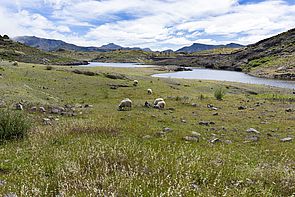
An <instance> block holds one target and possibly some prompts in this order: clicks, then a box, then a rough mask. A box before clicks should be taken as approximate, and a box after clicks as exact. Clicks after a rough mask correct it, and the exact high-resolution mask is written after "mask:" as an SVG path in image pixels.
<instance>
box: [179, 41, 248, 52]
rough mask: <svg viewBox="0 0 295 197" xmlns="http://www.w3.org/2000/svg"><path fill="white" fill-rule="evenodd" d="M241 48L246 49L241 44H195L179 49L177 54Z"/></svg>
mask: <svg viewBox="0 0 295 197" xmlns="http://www.w3.org/2000/svg"><path fill="white" fill-rule="evenodd" d="M241 47H244V46H243V45H240V44H236V43H230V44H226V45H208V44H201V43H194V44H193V45H191V46H187V47H183V48H181V49H178V50H177V51H176V52H185V53H194V52H198V51H204V50H211V49H218V48H241Z"/></svg>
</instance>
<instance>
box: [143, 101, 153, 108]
mask: <svg viewBox="0 0 295 197" xmlns="http://www.w3.org/2000/svg"><path fill="white" fill-rule="evenodd" d="M144 106H145V107H147V108H150V107H151V106H152V105H151V104H150V103H149V102H148V101H146V102H145V103H144Z"/></svg>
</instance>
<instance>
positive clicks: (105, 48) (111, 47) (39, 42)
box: [13, 36, 244, 53]
mask: <svg viewBox="0 0 295 197" xmlns="http://www.w3.org/2000/svg"><path fill="white" fill-rule="evenodd" d="M13 40H15V41H17V42H20V43H23V44H25V45H28V46H31V47H35V48H38V49H41V50H43V51H56V50H59V49H65V50H72V51H84V52H90V51H96V52H109V51H115V50H141V51H149V52H150V51H152V50H151V49H149V48H143V49H142V48H140V47H122V46H120V45H117V44H114V43H109V44H106V45H102V46H101V47H83V46H77V45H74V44H70V43H66V42H64V41H61V40H53V39H45V38H39V37H35V36H19V37H15V38H13ZM240 47H244V46H243V45H240V44H236V43H230V44H227V45H207V44H200V43H194V44H193V45H191V46H186V47H183V48H181V49H179V50H177V51H176V52H185V53H193V52H197V51H203V50H209V49H216V48H240ZM166 51H169V52H174V51H173V50H171V49H169V50H166Z"/></svg>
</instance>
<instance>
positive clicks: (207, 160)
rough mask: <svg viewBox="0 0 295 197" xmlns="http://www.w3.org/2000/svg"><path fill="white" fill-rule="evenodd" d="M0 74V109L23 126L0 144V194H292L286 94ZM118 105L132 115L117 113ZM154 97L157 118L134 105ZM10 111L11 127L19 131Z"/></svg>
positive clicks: (53, 73) (42, 73)
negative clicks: (18, 107)
mask: <svg viewBox="0 0 295 197" xmlns="http://www.w3.org/2000/svg"><path fill="white" fill-rule="evenodd" d="M2 64H3V65H2V67H3V68H4V71H1V73H2V74H3V76H4V78H2V79H1V78H0V103H1V101H5V103H6V105H5V106H6V108H7V107H9V108H11V109H12V108H13V106H14V104H15V103H17V102H20V101H22V103H23V105H24V111H23V113H24V114H25V116H26V117H31V119H32V123H33V125H34V127H30V128H28V127H25V128H27V129H29V132H25V133H26V134H27V137H25V138H24V139H23V140H20V141H14V140H12V141H6V143H2V144H0V150H1V151H0V161H1V162H0V194H3V195H6V194H16V195H17V196H292V195H293V194H294V190H295V173H294V172H295V171H294V167H295V166H294V163H295V155H294V148H295V143H294V136H295V133H294V131H295V122H294V119H295V117H294V111H293V110H294V108H295V106H294V102H293V99H295V95H293V93H292V91H291V90H287V89H277V88H271V89H270V88H269V87H263V86H255V85H247V84H238V83H229V82H212V81H211V82H209V81H204V80H202V81H198V80H180V79H179V80H176V79H165V78H163V79H158V78H153V77H150V75H151V74H154V73H157V72H160V71H157V69H156V68H128V69H126V68H105V67H100V68H88V69H86V68H84V69H80V68H79V70H81V72H82V70H83V73H85V72H93V73H118V74H120V75H122V76H125V77H124V78H113V77H106V76H105V75H103V74H98V75H94V76H89V75H85V74H76V73H74V72H73V71H74V70H76V69H77V68H70V67H56V69H54V70H46V69H45V68H46V66H44V65H33V64H24V63H21V64H20V65H19V66H18V67H13V66H12V65H11V64H10V63H9V62H7V63H2ZM48 79H50V80H48ZM4 80H5V81H4ZM134 80H138V81H139V83H138V85H137V86H133V82H134ZM8 81H9V82H8ZM113 87H116V88H113ZM220 87H221V88H223V89H226V92H227V93H226V96H225V97H223V100H222V101H218V100H216V98H215V97H214V92H215V90H219V88H220ZM148 88H151V89H152V90H153V93H152V94H148V93H147V89H148ZM270 91H271V94H270ZM253 92H254V93H255V94H253ZM273 94H274V95H280V96H273ZM125 98H130V99H131V100H132V109H131V110H130V111H118V105H119V104H120V101H121V100H122V99H125ZM155 98H163V99H164V100H165V102H166V107H165V109H163V110H158V109H154V108H148V107H144V103H145V102H146V101H148V102H149V103H152V102H153V101H154V99H155ZM41 109H42V110H41ZM9 113H13V116H10V115H9V116H8V117H10V119H12V120H13V121H10V122H13V125H19V124H20V122H23V121H16V120H18V119H16V117H18V116H15V114H14V113H16V114H17V115H18V114H19V113H18V112H16V111H9ZM2 114H3V113H1V114H0V117H1V118H3V117H4V116H3V115H2ZM5 117H7V116H5ZM22 117H23V116H22ZM21 120H23V119H21ZM23 123H26V122H23ZM17 127H20V126H17ZM11 128H16V127H14V126H13V127H11ZM20 128H23V127H20ZM250 128H252V129H250ZM17 130H18V131H19V129H17ZM290 138H291V140H290ZM292 139H293V140H292Z"/></svg>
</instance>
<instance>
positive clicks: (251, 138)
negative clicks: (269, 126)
mask: <svg viewBox="0 0 295 197" xmlns="http://www.w3.org/2000/svg"><path fill="white" fill-rule="evenodd" d="M259 139H260V138H259V136H248V137H246V140H248V141H251V142H258V141H259Z"/></svg>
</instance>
